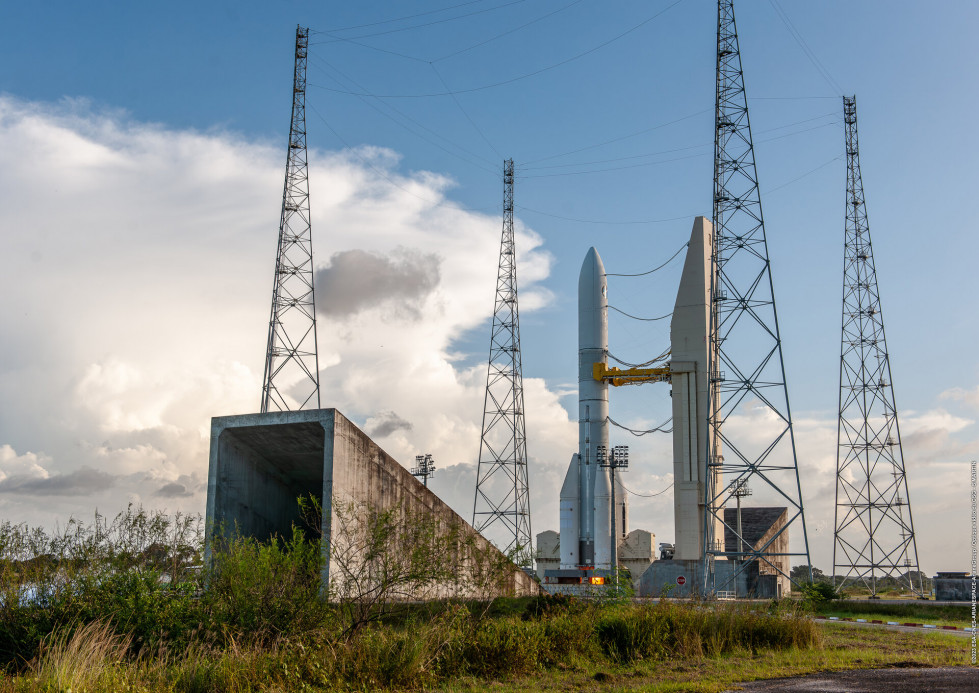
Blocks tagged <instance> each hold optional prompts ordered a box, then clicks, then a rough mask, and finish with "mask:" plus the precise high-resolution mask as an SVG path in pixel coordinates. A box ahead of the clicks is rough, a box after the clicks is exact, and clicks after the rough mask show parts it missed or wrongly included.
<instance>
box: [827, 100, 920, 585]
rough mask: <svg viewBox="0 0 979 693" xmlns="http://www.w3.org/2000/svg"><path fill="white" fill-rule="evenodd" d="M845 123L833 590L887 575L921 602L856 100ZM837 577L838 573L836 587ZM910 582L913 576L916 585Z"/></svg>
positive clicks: (847, 104) (846, 109)
mask: <svg viewBox="0 0 979 693" xmlns="http://www.w3.org/2000/svg"><path fill="white" fill-rule="evenodd" d="M843 120H844V123H845V124H846V233H845V242H844V251H843V344H842V349H841V356H840V418H839V426H838V429H837V452H836V520H835V530H834V538H833V574H834V582H835V583H836V588H837V590H840V589H843V588H844V587H846V586H847V585H850V584H854V583H858V584H861V585H863V586H864V587H866V588H867V589H869V590H870V593H871V595H872V596H876V595H877V590H878V580H879V579H880V578H883V577H893V578H897V579H898V581H899V582H901V581H903V582H905V583H906V584H907V586H908V587H909V588H910V589H911V590H912V591H913V592H915V593H917V594H918V595H919V596H920V595H921V594H922V584H921V573H920V572H919V571H918V548H917V546H916V545H915V540H914V523H913V522H912V518H911V501H910V499H909V497H908V482H907V477H906V476H905V470H904V455H903V453H902V450H901V432H900V429H899V427H898V422H897V408H896V407H895V405H894V389H893V386H892V381H891V365H890V359H889V358H888V353H887V345H886V343H885V341H884V318H883V316H882V314H881V310H880V293H879V292H878V289H877V270H876V266H875V265H874V252H873V248H872V247H871V245H870V225H869V224H868V222H867V207H866V202H865V199H864V192H863V178H862V177H861V175H860V152H859V147H858V141H857V101H856V97H855V96H854V97H846V96H844V97H843ZM905 509H906V510H907V519H905ZM838 570H842V571H843V572H842V573H839V572H837V571H838ZM902 571H903V573H904V574H903V575H902ZM837 575H842V577H841V578H840V579H839V580H838V581H837V580H836V577H835V576H837ZM913 576H916V577H917V585H915V584H914V582H915V581H914V578H913Z"/></svg>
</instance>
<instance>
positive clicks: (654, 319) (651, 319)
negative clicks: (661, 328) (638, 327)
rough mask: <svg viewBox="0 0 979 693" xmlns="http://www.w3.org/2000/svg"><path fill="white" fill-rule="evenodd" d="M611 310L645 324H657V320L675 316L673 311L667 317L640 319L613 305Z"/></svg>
mask: <svg viewBox="0 0 979 693" xmlns="http://www.w3.org/2000/svg"><path fill="white" fill-rule="evenodd" d="M609 308H611V309H612V310H614V311H615V312H616V313H622V315H624V316H626V317H627V318H632V319H633V320H642V321H643V322H656V321H657V320H663V319H664V318H668V317H670V316H671V315H673V311H672V310H671V311H670V312H669V313H667V314H666V315H660V316H659V317H658V318H640V317H637V316H635V315H630V314H629V313H626V312H625V311H624V310H621V309H619V308H616V307H615V306H613V305H610V306H609Z"/></svg>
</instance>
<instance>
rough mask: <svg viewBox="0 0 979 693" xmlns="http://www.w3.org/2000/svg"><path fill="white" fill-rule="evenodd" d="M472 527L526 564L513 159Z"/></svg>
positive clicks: (506, 174)
mask: <svg viewBox="0 0 979 693" xmlns="http://www.w3.org/2000/svg"><path fill="white" fill-rule="evenodd" d="M473 526H474V527H475V528H476V529H477V530H478V531H480V532H484V530H499V532H498V533H499V534H500V535H501V537H502V538H501V543H502V542H506V543H505V544H504V545H502V546H501V548H503V550H504V552H505V553H508V554H512V553H513V552H519V553H520V557H519V559H518V560H520V561H521V562H522V563H526V564H527V565H528V566H529V565H530V562H531V554H532V551H531V549H532V547H533V543H532V541H533V540H532V535H531V532H530V490H529V486H528V483H527V434H526V427H525V425H524V402H523V366H522V364H521V360H520V316H519V311H518V309H517V259H516V252H515V249H514V239H513V159H507V160H506V161H504V162H503V236H502V240H501V241H500V264H499V271H498V273H497V279H496V298H495V301H494V308H493V327H492V332H491V333H490V353H489V365H488V368H487V374H486V397H485V399H484V402H483V427H482V433H481V435H480V439H479V463H478V468H477V471H476V497H475V499H474V501H473Z"/></svg>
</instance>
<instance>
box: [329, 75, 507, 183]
mask: <svg viewBox="0 0 979 693" xmlns="http://www.w3.org/2000/svg"><path fill="white" fill-rule="evenodd" d="M310 57H312V58H313V60H314V61H315V62H319V63H322V64H323V65H325V66H326V67H327V68H329V69H330V70H333V71H334V72H336V73H337V74H338V75H340V76H341V77H343V78H344V79H345V80H347V81H349V82H351V83H352V84H355V85H357V86H358V87H359V86H361V85H360V84H359V83H358V82H357V80H355V79H354V78H353V77H351V76H350V75H348V74H346V73H344V72H343V71H342V70H340V69H338V68H337V67H336V66H334V65H332V64H331V63H329V62H327V61H326V60H323V59H322V58H319V57H318V56H310ZM327 76H328V77H330V79H333V80H334V81H335V82H337V84H340V81H339V80H337V79H336V78H335V77H333V76H332V75H327ZM357 98H358V99H360V100H361V101H362V102H363V103H364V104H365V105H367V106H369V107H370V108H372V109H374V110H375V111H377V112H378V113H379V114H380V115H382V116H384V117H385V118H387V119H388V120H390V121H391V122H393V123H394V124H395V125H397V126H398V127H401V128H403V129H404V130H407V131H408V132H410V133H411V134H413V135H414V136H415V137H418V138H419V139H422V140H424V141H426V142H428V143H429V144H431V145H433V146H435V147H438V148H439V149H441V150H442V151H443V152H445V153H446V154H449V155H451V156H454V157H456V158H458V159H461V160H462V161H465V162H466V163H468V164H470V165H472V166H475V167H476V168H479V169H482V170H483V171H486V172H487V173H492V174H493V175H494V176H495V175H496V174H497V173H498V172H497V171H496V170H494V169H492V168H490V167H489V166H484V165H481V164H479V163H477V162H475V161H471V160H470V159H467V158H466V157H464V156H462V155H461V154H459V153H457V152H454V151H452V150H450V149H446V148H445V147H443V146H442V145H441V144H439V143H438V142H435V141H433V140H431V139H429V138H428V137H425V136H424V135H421V134H419V133H418V132H415V131H414V130H412V129H411V128H409V127H408V126H407V125H405V124H404V123H402V122H399V121H398V120H396V119H395V118H393V117H392V116H391V115H390V114H388V113H385V112H384V111H382V110H381V109H379V108H378V107H377V106H375V105H374V104H373V103H371V102H370V101H368V100H367V99H366V98H365V97H363V96H358V97H357ZM378 101H379V103H381V104H383V105H384V107H385V108H389V109H390V110H392V111H394V112H395V113H397V114H398V115H400V116H401V117H402V118H404V119H405V120H408V121H410V122H412V123H414V124H415V125H416V126H417V127H419V128H421V129H423V130H425V131H427V132H429V133H431V134H432V135H434V136H435V137H438V138H439V139H441V140H443V141H445V142H446V143H448V144H450V145H452V146H453V147H456V148H457V149H459V150H460V151H462V152H465V153H466V154H468V155H469V156H472V157H475V158H477V159H480V160H481V161H483V162H486V163H487V164H490V165H492V162H491V161H490V160H489V159H487V158H486V157H484V156H481V155H480V154H477V153H476V152H473V151H470V150H468V149H466V148H465V147H463V146H461V145H459V144H456V143H455V142H453V141H452V140H449V139H447V138H446V137H444V136H443V135H440V134H439V133H437V132H435V131H434V130H432V129H431V128H428V127H426V126H425V125H423V124H422V123H419V122H418V121H417V120H415V119H414V118H412V117H411V116H409V115H408V114H407V113H405V112H403V111H401V110H399V109H397V108H395V107H394V106H392V105H391V104H389V103H387V102H386V101H381V100H378Z"/></svg>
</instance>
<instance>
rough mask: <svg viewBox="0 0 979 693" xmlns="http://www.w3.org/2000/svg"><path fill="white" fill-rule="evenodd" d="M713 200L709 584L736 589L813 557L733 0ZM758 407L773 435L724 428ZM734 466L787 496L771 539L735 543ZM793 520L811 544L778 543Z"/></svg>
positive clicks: (724, 39) (726, 27) (721, 29)
mask: <svg viewBox="0 0 979 693" xmlns="http://www.w3.org/2000/svg"><path fill="white" fill-rule="evenodd" d="M713 203H714V211H713V225H714V237H713V239H712V240H713V243H712V249H711V287H710V300H711V308H712V310H711V317H710V333H709V341H710V349H709V354H710V357H709V358H710V367H709V374H710V386H709V388H708V408H707V412H708V413H707V417H708V426H707V431H708V438H707V450H706V451H705V456H706V460H707V470H706V471H707V483H706V484H705V498H704V551H703V554H704V594H712V593H714V592H715V591H716V590H730V589H733V587H732V586H731V584H732V583H735V581H736V579H737V576H738V575H739V574H740V573H741V572H743V571H744V570H745V569H746V568H747V567H748V566H749V565H750V564H751V563H752V562H754V561H758V564H759V566H762V565H765V564H767V565H768V566H770V567H771V568H772V569H774V570H775V571H777V572H778V573H779V574H781V575H783V576H785V577H786V578H789V579H791V578H790V576H789V572H790V569H791V568H790V566H789V565H788V564H789V563H791V558H792V557H798V558H797V560H801V561H804V562H805V564H806V565H809V564H810V561H809V538H808V536H807V534H806V524H805V514H804V511H803V504H802V489H801V487H800V485H799V466H798V461H797V459H796V451H795V436H794V434H793V430H792V415H791V412H790V409H789V396H788V389H787V387H786V384H785V365H784V363H783V360H782V339H781V337H780V335H779V328H778V316H777V313H776V310H775V290H774V287H773V284H772V275H771V264H770V262H769V259H768V241H767V239H766V236H765V222H764V216H763V215H762V208H761V194H760V192H759V189H758V175H757V172H756V171H755V153H754V146H753V144H752V140H751V125H750V122H749V119H748V100H747V97H746V95H745V86H744V72H743V71H742V68H741V51H740V47H739V45H738V32H737V26H736V24H735V21H734V2H733V0H719V1H718V3H717V84H716V100H715V115H714V198H713ZM759 410H763V412H764V415H765V416H766V417H767V418H769V419H770V420H771V421H772V422H773V424H774V426H775V428H774V430H773V432H772V433H771V434H770V435H766V436H763V438H764V439H760V438H759V439H754V440H752V439H748V438H747V437H737V436H734V435H732V434H731V433H730V432H728V434H727V435H722V430H723V427H724V424H725V422H726V421H727V420H728V419H730V418H731V417H732V416H745V415H748V414H749V413H754V414H755V415H757V414H758V413H759ZM755 438H758V437H757V436H755ZM722 440H723V441H724V449H723V450H722V449H721V441H722ZM725 474H728V475H730V476H732V477H735V478H738V479H744V481H745V482H747V481H749V480H751V479H758V480H759V481H760V482H761V483H759V484H758V486H759V487H764V488H766V489H772V490H773V492H774V497H775V498H777V500H778V502H779V503H785V504H786V506H787V519H786V522H785V524H784V525H783V526H782V527H781V528H779V529H778V530H777V531H776V532H775V534H774V536H772V537H771V539H770V541H768V542H767V543H766V544H765V545H764V546H759V547H753V546H752V547H745V546H743V545H741V544H740V542H739V543H738V544H737V547H736V549H737V550H735V551H727V550H726V547H725V546H724V531H725V529H730V530H732V531H736V529H735V528H734V527H730V526H729V525H727V523H726V522H725V521H724V506H725V505H727V503H728V501H730V500H731V498H732V496H733V491H734V489H732V488H731V486H730V485H727V484H724V482H723V478H724V475H725ZM790 527H795V528H796V529H801V530H802V539H803V543H804V546H805V550H804V551H803V552H801V553H793V552H792V551H791V549H785V550H784V551H777V550H776V549H774V547H773V545H775V546H777V545H778V544H777V543H776V542H777V540H778V539H779V537H781V536H782V535H783V534H785V533H787V532H788V531H789V528H790ZM718 556H720V557H722V558H727V559H734V560H736V561H738V567H737V568H736V569H735V570H734V571H733V573H732V574H731V575H730V577H729V579H728V580H727V581H725V583H724V584H723V585H718V584H715V574H714V560H715V558H717V557H718Z"/></svg>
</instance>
